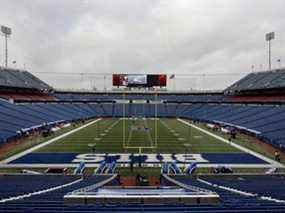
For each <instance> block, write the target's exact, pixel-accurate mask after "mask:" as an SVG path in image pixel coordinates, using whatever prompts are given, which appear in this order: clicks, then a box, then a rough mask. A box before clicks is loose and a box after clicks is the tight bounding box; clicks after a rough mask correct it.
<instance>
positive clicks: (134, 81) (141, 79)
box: [113, 74, 167, 87]
mask: <svg viewBox="0 0 285 213" xmlns="http://www.w3.org/2000/svg"><path fill="white" fill-rule="evenodd" d="M166 81H167V76H166V75H164V74H158V75H156V74H151V75H146V74H113V86H118V87H119V86H126V87H155V86H158V87H166Z"/></svg>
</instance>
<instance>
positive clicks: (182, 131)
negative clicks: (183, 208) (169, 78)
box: [37, 118, 241, 153]
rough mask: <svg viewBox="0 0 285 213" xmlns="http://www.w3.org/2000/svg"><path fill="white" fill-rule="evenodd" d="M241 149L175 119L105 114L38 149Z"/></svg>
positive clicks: (80, 150)
mask: <svg viewBox="0 0 285 213" xmlns="http://www.w3.org/2000/svg"><path fill="white" fill-rule="evenodd" d="M93 145H95V148H94V149H95V153H125V152H126V153H131V152H132V153H137V152H139V150H140V151H141V152H143V153H184V152H185V151H187V152H189V151H191V153H211V152H241V151H240V150H238V149H236V148H234V147H232V146H230V145H228V144H226V143H224V142H222V141H220V140H218V139H216V138H214V137H212V136H209V135H207V134H205V133H203V132H201V131H199V130H197V129H194V128H190V127H189V126H188V125H186V124H184V123H182V122H180V121H178V120H177V119H150V118H148V119H145V118H129V119H117V118H104V119H101V120H100V121H98V122H95V123H94V124H92V125H90V126H88V127H86V128H84V129H82V130H80V131H78V132H75V133H73V134H71V135H69V136H67V137H65V138H63V139H60V140H58V141H56V142H54V143H52V144H49V145H47V146H45V147H43V148H41V149H38V150H37V152H73V153H90V152H92V151H94V150H92V146H93Z"/></svg>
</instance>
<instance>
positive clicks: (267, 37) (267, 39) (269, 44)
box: [265, 32, 275, 70]
mask: <svg viewBox="0 0 285 213" xmlns="http://www.w3.org/2000/svg"><path fill="white" fill-rule="evenodd" d="M274 38H275V33H274V32H270V33H266V34H265V40H266V41H268V69H269V70H271V40H273V39H274Z"/></svg>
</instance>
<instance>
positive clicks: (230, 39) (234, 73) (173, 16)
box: [0, 0, 285, 89]
mask: <svg viewBox="0 0 285 213" xmlns="http://www.w3.org/2000/svg"><path fill="white" fill-rule="evenodd" d="M284 6H285V3H284V1H283V0H272V1H267V0H251V1H248V0H231V1H229V0H176V1H172V0H168V1H166V0H161V1H159V0H148V1H145V0H116V1H115V0H114V1H111V0H93V1H91V0H90V1H86V0H85V1H84V0H83V1H82V0H81V1H80V0H68V1H67V0H66V1H64V0H61V1H58V0H2V1H1V8H0V20H1V23H0V24H3V25H7V26H10V27H11V28H12V30H13V35H12V37H11V38H10V40H9V50H10V52H9V55H10V61H12V60H17V65H16V66H17V67H18V68H23V67H24V64H25V66H26V68H27V69H29V70H30V71H31V72H33V73H36V75H38V76H39V77H41V78H42V79H43V80H45V81H47V82H48V83H50V84H52V86H54V87H60V88H83V87H84V88H90V87H91V86H94V85H95V86H97V87H98V88H103V86H104V77H103V76H104V75H103V74H104V73H105V75H106V85H107V86H110V84H111V75H110V73H118V72H119V73H162V72H165V73H167V74H172V73H176V74H177V80H176V82H175V83H174V82H170V87H171V88H174V87H176V89H190V88H196V89H222V88H225V87H226V86H228V85H229V84H230V83H232V82H233V81H234V80H237V79H238V78H240V77H241V76H243V75H245V73H247V72H250V67H251V65H255V69H256V70H257V69H260V68H261V67H262V68H266V64H267V55H266V48H267V46H266V42H265V41H264V34H265V33H266V32H268V31H275V32H276V40H275V41H274V42H273V65H274V66H275V67H277V63H276V61H277V59H279V58H280V59H281V60H283V61H285V58H284V51H285V50H284V48H283V46H284V45H283V44H284V42H285V36H284V35H285V32H284V31H285V30H284V29H285V28H284V27H283V26H285V15H284V12H283V8H284ZM0 48H1V52H0V53H1V54H0V62H1V64H2V63H3V61H4V59H3V51H4V50H3V49H4V46H3V40H2V41H1V43H0ZM79 73H84V74H83V75H82V74H79ZM217 73H218V74H217ZM223 73H224V74H223Z"/></svg>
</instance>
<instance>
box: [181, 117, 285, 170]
mask: <svg viewBox="0 0 285 213" xmlns="http://www.w3.org/2000/svg"><path fill="white" fill-rule="evenodd" d="M177 120H178V121H180V122H182V123H184V124H186V125H188V126H191V127H193V128H195V129H197V130H199V131H201V132H203V133H205V134H207V135H210V136H212V137H214V138H216V139H218V140H220V141H222V142H224V143H226V144H229V145H231V146H233V147H235V148H237V149H239V150H241V151H243V152H246V153H249V154H251V155H253V156H255V157H258V158H260V159H262V160H264V161H266V162H268V163H270V164H271V165H272V166H273V167H276V168H283V167H284V165H283V164H281V163H279V162H277V161H274V160H272V159H270V158H268V157H265V156H264V155H261V154H259V153H257V152H254V151H252V150H250V149H248V148H245V147H243V146H241V145H238V144H236V143H234V142H229V141H228V140H226V139H225V138H223V137H220V136H218V135H215V134H213V133H211V132H209V131H207V130H205V129H202V128H200V127H197V126H195V125H193V124H190V123H189V122H187V121H185V120H182V119H180V118H178V119H177ZM245 165H246V164H245Z"/></svg>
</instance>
